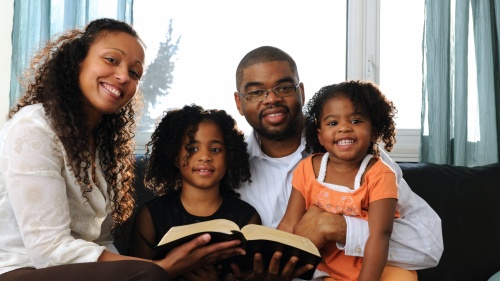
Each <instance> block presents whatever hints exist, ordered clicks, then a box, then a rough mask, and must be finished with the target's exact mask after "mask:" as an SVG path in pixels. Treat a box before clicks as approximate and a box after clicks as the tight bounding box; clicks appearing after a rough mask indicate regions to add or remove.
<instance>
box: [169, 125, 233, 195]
mask: <svg viewBox="0 0 500 281" xmlns="http://www.w3.org/2000/svg"><path fill="white" fill-rule="evenodd" d="M186 145H188V146H187V149H186ZM188 152H189V153H190V154H191V155H190V157H189V159H186V157H187V154H188ZM177 165H178V167H179V170H180V173H181V179H182V190H185V189H186V188H194V189H210V188H219V184H220V181H221V180H222V178H223V177H224V175H225V174H226V146H225V144H224V137H223V135H222V131H221V130H220V128H219V127H218V126H217V125H216V124H215V123H212V122H201V123H200V124H198V131H197V132H196V133H195V135H194V141H193V143H191V144H189V138H188V136H187V135H185V136H184V140H183V142H182V146H181V149H180V150H179V153H178V155H177Z"/></svg>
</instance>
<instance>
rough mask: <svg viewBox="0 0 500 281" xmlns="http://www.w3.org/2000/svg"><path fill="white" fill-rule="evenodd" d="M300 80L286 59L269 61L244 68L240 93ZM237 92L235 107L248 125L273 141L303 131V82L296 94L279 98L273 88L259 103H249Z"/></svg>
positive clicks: (235, 94)
mask: <svg viewBox="0 0 500 281" xmlns="http://www.w3.org/2000/svg"><path fill="white" fill-rule="evenodd" d="M288 83H293V84H297V83H299V81H298V78H297V75H295V74H294V73H293V71H292V69H291V68H290V64H289V63H288V62H287V61H270V62H263V63H258V64H254V65H251V66H249V67H247V68H246V69H244V70H243V79H242V81H241V84H240V85H239V86H238V87H239V88H238V91H239V93H242V94H243V93H247V92H248V91H253V90H258V89H265V90H270V89H273V88H274V87H276V86H278V85H282V84H288ZM239 93H238V92H235V93H234V99H235V102H236V106H237V108H238V111H239V112H240V114H241V115H243V116H245V119H246V120H247V122H248V124H250V126H252V128H253V129H254V130H255V131H256V132H257V133H258V134H259V135H260V136H261V137H265V138H268V139H272V140H283V139H286V138H288V137H291V136H294V135H296V133H297V130H299V131H300V133H301V132H302V128H303V126H302V124H303V122H302V120H303V115H302V106H303V105H304V86H303V85H302V83H300V85H299V87H298V88H297V90H296V92H295V94H293V95H291V96H288V97H278V96H276V93H274V92H272V91H270V92H269V93H268V95H267V97H266V98H265V99H264V100H263V101H260V102H249V101H247V100H246V98H245V96H244V95H240V94H239Z"/></svg>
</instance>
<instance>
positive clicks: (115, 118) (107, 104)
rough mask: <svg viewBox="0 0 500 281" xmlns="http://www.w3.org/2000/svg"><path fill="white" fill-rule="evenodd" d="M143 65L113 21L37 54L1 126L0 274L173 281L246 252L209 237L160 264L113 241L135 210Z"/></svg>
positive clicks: (131, 35) (134, 44)
mask: <svg viewBox="0 0 500 281" xmlns="http://www.w3.org/2000/svg"><path fill="white" fill-rule="evenodd" d="M143 72H144V44H143V42H142V41H141V39H140V38H139V36H138V35H137V33H136V32H135V30H134V29H133V28H132V27H131V26H129V25H128V24H126V23H124V22H120V21H116V20H112V19H98V20H95V21H93V22H91V23H89V24H88V25H87V26H86V27H85V29H84V30H79V29H75V30H70V31H67V32H65V33H64V34H62V35H61V36H59V37H58V38H55V39H54V40H52V41H49V42H48V43H47V44H46V46H45V47H44V48H43V49H41V50H40V51H39V53H38V54H37V55H36V56H35V57H34V59H33V60H32V62H31V65H30V67H29V69H28V72H27V75H26V80H25V81H26V82H25V93H24V95H23V96H22V97H21V98H20V100H19V102H18V103H17V105H15V106H14V107H13V108H12V109H11V111H10V113H9V116H8V119H9V120H8V121H7V122H6V123H5V125H4V127H3V128H2V130H1V131H0V163H2V164H1V168H0V214H1V215H0V229H1V230H2V234H1V235H0V280H1V281H6V280H18V281H19V280H21V281H22V280H68V279H70V280H167V279H168V276H167V271H168V274H169V275H170V277H174V276H176V275H180V274H182V273H184V272H189V271H190V270H191V269H192V268H197V267H199V266H200V265H201V264H206V263H214V262H216V261H218V260H219V259H223V258H225V257H226V258H227V257H229V256H234V255H236V254H240V253H243V250H242V249H240V248H236V245H237V242H234V241H231V242H226V243H219V244H217V245H210V246H203V247H200V246H201V245H204V244H206V243H207V242H208V241H209V239H210V237H209V236H206V235H205V236H202V237H199V238H197V239H195V240H193V241H191V242H188V243H186V244H184V245H181V246H179V247H178V248H176V249H175V250H174V251H172V252H171V253H172V254H170V255H168V256H167V257H165V258H164V259H163V260H158V261H155V262H154V263H153V262H151V260H140V259H138V258H135V257H128V256H122V255H119V254H118V253H117V251H116V248H115V247H114V246H113V237H112V233H113V231H114V230H115V229H116V228H117V227H118V226H119V225H120V224H121V223H123V222H124V221H126V220H127V218H128V217H129V216H130V214H131V213H132V209H133V207H134V201H133V198H132V190H133V189H132V181H133V178H134V175H133V166H134V163H133V161H134V158H133V154H132V153H133V148H134V144H133V142H132V138H133V135H134V134H133V130H134V125H135V122H134V118H135V116H134V114H135V110H136V109H135V108H136V106H137V103H138V102H139V96H138V95H136V92H137V88H138V85H139V81H140V79H141V76H142V74H143ZM102 261H108V262H102ZM155 263H156V264H155ZM158 265H160V266H161V267H160V266H158Z"/></svg>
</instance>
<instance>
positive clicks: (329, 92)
mask: <svg viewBox="0 0 500 281" xmlns="http://www.w3.org/2000/svg"><path fill="white" fill-rule="evenodd" d="M338 96H345V97H347V98H349V99H350V100H351V101H352V103H353V104H354V107H355V108H356V109H362V110H363V111H365V112H366V113H367V114H368V117H369V118H370V120H371V122H372V127H373V131H374V132H375V133H376V134H377V135H378V139H377V142H379V141H382V142H384V143H385V146H384V148H385V150H387V151H391V150H392V147H393V146H394V144H395V143H396V124H395V122H394V118H395V116H396V113H397V110H396V107H395V106H394V104H393V103H392V102H391V101H389V100H388V99H387V98H386V97H385V95H384V94H382V92H381V91H380V90H379V88H378V87H377V86H376V85H375V84H373V83H370V82H363V81H348V82H342V83H339V84H332V85H328V86H324V87H322V88H321V89H320V90H319V91H318V92H317V93H315V94H314V96H313V97H312V98H311V99H310V100H309V101H308V103H307V105H306V126H305V127H306V129H305V137H306V142H307V147H308V149H309V152H311V150H312V152H314V153H317V152H326V150H325V148H324V147H323V146H322V145H321V144H320V143H319V140H318V135H317V129H318V128H319V125H318V122H317V120H320V118H321V113H322V112H323V106H324V105H325V103H326V102H327V101H328V100H329V99H332V98H335V97H338ZM367 153H371V154H374V155H378V154H379V153H380V152H379V151H378V149H377V146H376V145H375V144H374V145H372V146H371V147H370V148H368V152H367Z"/></svg>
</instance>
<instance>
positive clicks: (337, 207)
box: [292, 155, 399, 280]
mask: <svg viewBox="0 0 500 281" xmlns="http://www.w3.org/2000/svg"><path fill="white" fill-rule="evenodd" d="M313 156H314V155H311V156H309V157H307V158H305V159H304V160H302V161H301V162H300V163H299V164H298V166H297V168H296V169H295V171H294V174H293V179H292V185H293V187H294V188H295V189H297V190H298V191H300V193H302V195H303V196H304V199H305V202H306V209H309V206H311V204H314V205H317V206H319V207H320V208H322V209H324V210H325V211H329V212H333V213H338V214H343V215H348V216H356V217H360V218H363V219H368V205H369V204H370V203H371V202H373V201H376V200H380V199H385V198H396V199H397V198H398V186H397V182H396V175H395V173H394V171H393V170H392V169H391V168H390V167H389V166H388V165H387V164H385V163H384V162H383V161H382V160H381V159H379V158H375V159H376V160H377V161H376V162H375V164H374V165H373V166H372V167H371V168H370V169H369V170H368V171H367V172H366V173H365V175H364V182H363V184H362V185H360V186H359V188H358V189H356V190H347V188H345V187H344V189H345V190H344V189H342V188H339V187H337V188H336V189H338V190H333V189H332V188H331V187H327V186H325V185H323V184H322V183H320V182H319V181H318V180H317V179H316V177H315V174H314V170H313V165H312V157H313ZM360 173H363V171H360ZM340 190H343V191H340ZM395 217H399V213H398V212H396V214H395ZM320 252H321V256H322V258H323V262H322V263H321V264H320V265H319V266H318V269H319V270H321V271H324V272H327V273H328V274H329V275H330V276H331V277H333V278H336V279H338V280H357V278H358V275H359V272H360V270H361V264H362V258H361V257H354V256H346V255H345V254H344V251H342V250H339V249H338V247H337V245H336V243H335V242H330V243H328V244H327V245H325V246H324V247H323V248H322V249H320Z"/></svg>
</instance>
